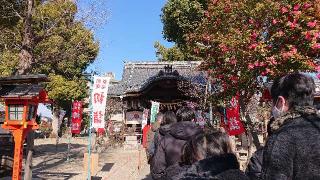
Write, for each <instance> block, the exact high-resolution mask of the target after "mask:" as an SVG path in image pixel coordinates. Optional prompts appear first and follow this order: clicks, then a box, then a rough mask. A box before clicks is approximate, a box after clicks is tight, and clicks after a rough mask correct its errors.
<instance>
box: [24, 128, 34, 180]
mask: <svg viewBox="0 0 320 180" xmlns="http://www.w3.org/2000/svg"><path fill="white" fill-rule="evenodd" d="M33 146H34V132H33V131H31V132H29V133H28V136H27V159H26V164H25V166H24V172H25V173H24V179H25V180H31V179H32V156H33Z"/></svg>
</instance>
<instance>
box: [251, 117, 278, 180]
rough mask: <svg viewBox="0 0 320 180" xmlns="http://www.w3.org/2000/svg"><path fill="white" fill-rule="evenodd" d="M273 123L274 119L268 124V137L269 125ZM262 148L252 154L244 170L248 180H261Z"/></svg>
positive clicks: (269, 132) (269, 133)
mask: <svg viewBox="0 0 320 180" xmlns="http://www.w3.org/2000/svg"><path fill="white" fill-rule="evenodd" d="M273 121H274V117H271V119H270V120H269V122H268V125H267V132H268V136H270V135H271V124H272V123H273ZM263 151H264V149H263V147H261V148H259V149H258V150H257V151H256V152H254V153H253V155H252V157H251V158H250V161H249V164H248V166H247V169H246V175H247V176H248V177H249V178H250V180H260V179H262V177H261V176H262V162H263Z"/></svg>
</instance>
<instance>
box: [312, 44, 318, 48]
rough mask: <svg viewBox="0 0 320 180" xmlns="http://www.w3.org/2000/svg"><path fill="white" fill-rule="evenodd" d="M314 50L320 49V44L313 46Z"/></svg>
mask: <svg viewBox="0 0 320 180" xmlns="http://www.w3.org/2000/svg"><path fill="white" fill-rule="evenodd" d="M312 49H320V43H316V44H314V45H313V46H312Z"/></svg>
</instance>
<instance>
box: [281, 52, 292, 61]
mask: <svg viewBox="0 0 320 180" xmlns="http://www.w3.org/2000/svg"><path fill="white" fill-rule="evenodd" d="M281 56H282V58H284V59H288V58H290V57H292V56H293V54H292V52H291V51H288V52H283V53H282V54H281Z"/></svg>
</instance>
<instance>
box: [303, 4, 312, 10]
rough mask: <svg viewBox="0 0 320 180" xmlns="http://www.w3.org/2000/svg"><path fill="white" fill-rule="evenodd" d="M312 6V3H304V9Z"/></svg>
mask: <svg viewBox="0 0 320 180" xmlns="http://www.w3.org/2000/svg"><path fill="white" fill-rule="evenodd" d="M310 7H311V4H310V3H304V5H303V8H304V9H309V8H310Z"/></svg>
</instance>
